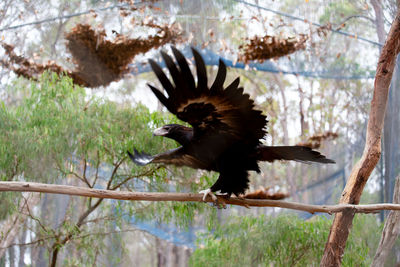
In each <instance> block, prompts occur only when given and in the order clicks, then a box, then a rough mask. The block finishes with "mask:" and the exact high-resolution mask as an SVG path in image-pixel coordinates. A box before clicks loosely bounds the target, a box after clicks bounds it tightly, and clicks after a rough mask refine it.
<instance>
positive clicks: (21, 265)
mask: <svg viewBox="0 0 400 267" xmlns="http://www.w3.org/2000/svg"><path fill="white" fill-rule="evenodd" d="M27 230H28V229H27V227H26V221H25V224H24V227H23V228H22V230H21V234H20V236H19V242H20V243H25V240H26V234H27ZM25 251H26V246H20V247H19V261H18V266H19V267H24V266H26V264H25V261H24V260H25Z"/></svg>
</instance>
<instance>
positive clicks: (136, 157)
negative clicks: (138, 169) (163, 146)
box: [127, 147, 207, 169]
mask: <svg viewBox="0 0 400 267" xmlns="http://www.w3.org/2000/svg"><path fill="white" fill-rule="evenodd" d="M127 152H128V155H129V158H130V159H131V160H132V161H133V162H134V163H136V164H138V165H141V166H144V165H147V164H149V163H162V164H174V165H176V166H188V167H192V168H194V169H207V165H206V164H204V163H203V162H201V161H200V160H199V159H196V158H194V157H192V156H190V155H188V154H187V153H185V151H184V149H183V147H178V148H175V149H171V150H168V151H166V152H164V153H160V154H157V155H154V156H151V155H149V154H146V153H141V152H139V151H137V150H136V149H134V154H132V153H130V152H129V151H127Z"/></svg>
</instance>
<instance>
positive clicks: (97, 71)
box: [0, 21, 183, 87]
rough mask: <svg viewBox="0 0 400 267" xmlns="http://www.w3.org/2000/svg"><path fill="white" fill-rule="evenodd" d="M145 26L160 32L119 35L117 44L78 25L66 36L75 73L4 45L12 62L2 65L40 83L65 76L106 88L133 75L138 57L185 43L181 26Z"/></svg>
mask: <svg viewBox="0 0 400 267" xmlns="http://www.w3.org/2000/svg"><path fill="white" fill-rule="evenodd" d="M141 26H146V27H149V28H154V29H156V30H157V32H156V33H155V34H154V35H151V36H148V37H147V38H134V39H130V38H128V37H126V36H124V35H122V34H117V36H116V38H115V39H114V40H113V41H110V40H107V39H106V37H107V36H106V33H105V30H104V29H103V30H97V31H96V30H95V29H93V28H92V27H91V26H90V25H87V24H78V25H76V26H75V27H74V28H73V29H72V30H71V31H70V32H69V33H67V34H66V35H65V38H66V40H67V44H66V46H67V48H68V50H69V51H70V52H71V54H72V57H73V62H74V63H75V64H76V68H75V70H72V71H71V70H67V69H64V68H63V67H61V66H59V65H57V64H56V63H55V62H51V61H49V62H48V63H46V64H40V63H37V62H34V61H33V60H31V59H27V58H25V57H22V56H19V55H17V54H16V53H15V52H14V47H13V46H12V45H9V44H6V43H2V46H3V48H4V50H5V53H6V55H7V56H8V60H5V59H2V60H1V61H0V64H1V65H2V66H4V67H6V68H9V69H11V70H12V71H14V72H15V73H16V74H17V75H20V76H23V77H25V78H28V79H34V80H37V79H38V76H39V75H40V74H42V73H43V72H44V71H46V70H47V71H51V72H55V73H57V74H59V75H60V74H63V73H65V74H66V75H67V76H69V77H71V78H72V80H73V82H74V84H77V85H80V86H86V87H98V86H106V85H108V84H110V83H111V82H113V81H118V80H120V79H121V78H122V77H123V75H124V74H126V73H128V72H129V71H130V69H129V67H128V64H129V63H131V62H132V61H133V59H134V58H135V56H137V55H138V54H141V53H146V52H148V51H149V50H151V49H153V48H159V47H160V46H163V45H165V44H167V43H176V42H181V41H183V37H182V36H183V32H182V31H181V28H180V26H179V25H178V24H171V25H168V24H163V25H158V24H156V23H154V22H153V21H149V22H146V23H142V24H141Z"/></svg>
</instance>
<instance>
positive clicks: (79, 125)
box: [0, 73, 215, 265]
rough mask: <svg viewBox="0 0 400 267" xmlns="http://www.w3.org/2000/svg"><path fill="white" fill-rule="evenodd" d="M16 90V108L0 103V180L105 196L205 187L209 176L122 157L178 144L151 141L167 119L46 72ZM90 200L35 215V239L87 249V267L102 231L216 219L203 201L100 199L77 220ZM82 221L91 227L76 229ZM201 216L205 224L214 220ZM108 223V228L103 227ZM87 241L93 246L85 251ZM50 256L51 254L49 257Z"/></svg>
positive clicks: (9, 199)
mask: <svg viewBox="0 0 400 267" xmlns="http://www.w3.org/2000/svg"><path fill="white" fill-rule="evenodd" d="M14 89H15V91H16V92H22V94H23V95H24V97H23V98H22V99H21V100H20V101H19V102H18V103H17V105H16V106H7V107H6V106H5V105H4V104H3V103H1V105H0V131H1V132H2V133H3V134H2V135H1V136H0V177H1V178H2V180H25V181H34V182H45V183H58V184H59V183H67V184H74V185H79V186H87V187H97V188H105V189H111V190H118V189H124V190H134V191H186V192H187V191H192V190H196V191H198V190H199V189H200V188H201V189H204V188H205V187H207V186H209V185H210V183H211V182H212V181H211V180H212V179H210V178H209V177H208V176H207V175H208V174H198V173H196V171H195V170H192V169H188V168H185V169H175V168H173V167H171V168H168V170H167V169H166V168H164V167H158V166H155V165H150V166H145V167H141V166H136V165H134V164H133V163H132V162H130V161H129V160H127V159H128V157H127V153H126V151H127V150H130V151H132V149H133V148H136V149H138V150H139V151H145V152H147V153H150V154H156V153H160V152H163V151H165V150H167V149H171V148H174V147H176V146H177V144H176V143H175V142H174V141H173V140H168V139H165V138H157V137H153V136H152V131H153V130H154V129H155V128H156V127H160V126H161V125H164V124H166V123H176V122H178V121H177V119H176V118H175V117H173V116H171V115H170V116H166V115H165V114H161V113H158V112H154V113H150V112H149V110H148V109H147V108H146V107H144V106H142V105H137V106H135V107H131V106H123V105H122V106H121V105H118V104H117V103H114V102H111V101H107V100H104V99H100V98H97V97H91V98H89V97H88V96H87V95H86V93H85V90H84V89H83V88H80V87H78V86H74V85H73V83H72V81H71V79H70V78H68V77H58V76H57V75H55V74H50V73H45V74H44V75H43V76H42V77H41V78H40V80H39V82H32V83H31V86H30V87H26V81H24V80H21V82H17V83H16V85H15V88H14ZM191 177H193V179H192V178H191ZM17 196H20V194H16V193H10V194H2V195H1V199H0V200H1V201H2V203H3V202H4V203H10V204H12V203H18V201H16V200H18V197H17ZM54 199H55V198H54ZM96 201H97V200H92V199H90V198H72V199H71V200H70V201H69V202H68V204H66V205H67V210H66V211H65V213H64V211H62V212H60V213H58V211H57V212H56V211H54V212H52V213H49V214H46V215H45V216H46V217H43V216H44V215H43V214H42V215H40V214H39V216H37V217H35V218H34V222H40V223H38V224H37V225H36V226H37V227H36V231H35V234H36V235H37V238H38V239H40V238H41V237H46V239H45V240H46V247H48V248H50V249H51V248H52V247H57V248H60V249H64V247H65V243H62V242H61V241H62V240H63V239H64V238H65V237H66V236H71V238H70V239H71V240H72V241H73V242H71V243H68V244H69V246H70V245H71V244H74V248H75V249H76V250H77V251H85V253H83V252H82V253H81V254H82V255H81V258H80V261H81V262H85V264H86V263H87V265H92V264H93V263H94V262H95V261H96V257H97V255H98V254H99V253H102V252H103V251H104V250H105V245H104V238H105V236H106V235H104V234H102V233H104V229H107V225H108V227H110V229H112V228H115V227H118V228H119V229H121V228H122V225H123V224H124V223H125V222H128V224H130V223H131V218H132V215H134V216H135V219H139V220H140V219H142V220H157V221H159V222H162V223H175V224H177V225H180V226H182V227H187V226H189V225H190V224H191V222H192V220H193V219H194V217H195V216H197V215H198V214H199V213H201V212H205V213H210V214H211V215H213V214H214V215H215V212H213V211H212V210H213V209H211V208H210V207H209V206H208V205H205V204H203V203H172V202H165V203H144V202H128V201H110V200H105V201H103V202H102V203H101V205H100V206H99V207H98V208H97V209H96V212H93V210H92V211H90V212H89V214H90V213H92V212H93V213H92V214H90V217H82V216H87V215H88V214H86V215H85V211H87V210H90V208H91V207H92V206H93V205H94V203H96ZM51 205H52V204H51ZM2 207H4V209H3V208H2V209H1V210H0V217H5V216H7V215H8V214H10V213H12V212H13V211H14V210H13V209H12V208H11V206H8V205H2ZM77 207H80V208H77ZM77 211H78V212H77ZM43 212H44V211H43ZM57 216H64V218H63V220H62V222H61V223H56V224H54V223H53V222H52V220H59V219H56V218H57ZM43 218H46V219H45V220H44V219H43ZM82 218H83V219H84V221H87V220H88V218H90V219H91V220H93V221H96V223H84V224H83V225H79V226H78V224H77V222H78V221H80V220H81V219H82ZM96 218H99V219H96ZM101 218H108V219H110V220H104V219H101ZM207 218H208V220H211V219H212V218H214V216H207ZM111 221H112V222H113V224H112V225H109V224H110V222H111ZM32 228H33V227H32ZM33 229H34V228H33ZM52 236H53V238H49V237H52ZM47 243H48V244H47ZM52 243H53V244H52ZM93 243H96V244H97V245H96V246H93V245H91V244H93ZM121 246H123V245H121ZM48 252H49V253H48V255H51V251H48ZM79 253H80V252H79ZM72 257H73V256H72ZM64 263H65V264H66V265H74V260H73V258H69V257H66V258H65V262H64Z"/></svg>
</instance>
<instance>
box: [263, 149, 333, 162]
mask: <svg viewBox="0 0 400 267" xmlns="http://www.w3.org/2000/svg"><path fill="white" fill-rule="evenodd" d="M257 150H258V151H257V152H258V160H261V161H269V162H272V161H274V160H295V161H301V162H306V163H307V162H308V163H310V162H319V163H335V161H333V160H331V159H327V158H326V157H325V156H324V155H322V154H321V153H320V152H318V151H315V150H312V149H311V148H309V147H305V146H259V147H258V149H257Z"/></svg>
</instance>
